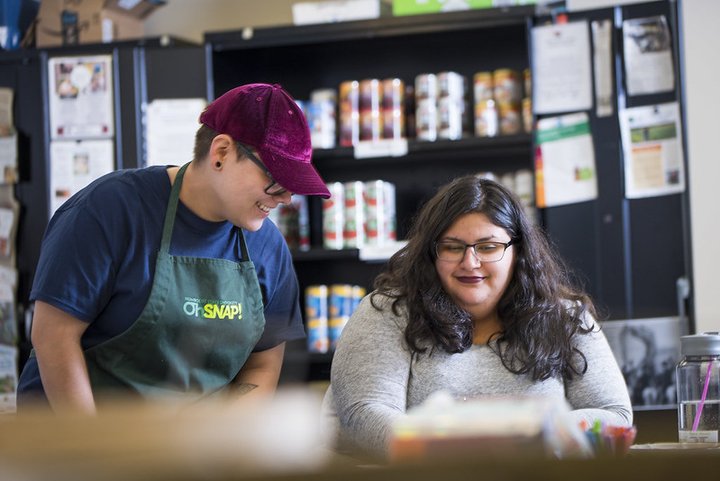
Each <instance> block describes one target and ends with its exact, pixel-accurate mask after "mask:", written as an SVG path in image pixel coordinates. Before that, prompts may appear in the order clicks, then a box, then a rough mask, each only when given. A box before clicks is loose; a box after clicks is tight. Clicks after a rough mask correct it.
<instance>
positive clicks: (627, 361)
mask: <svg viewBox="0 0 720 481" xmlns="http://www.w3.org/2000/svg"><path fill="white" fill-rule="evenodd" d="M602 330H603V332H604V333H605V336H606V337H607V339H608V342H609V343H610V347H611V348H612V350H613V353H614V354H615V359H617V362H618V365H619V366H620V369H621V370H622V373H623V375H624V376H625V382H626V383H627V386H628V392H629V393H630V400H631V401H632V405H633V408H635V409H638V408H640V409H646V408H647V409H649V408H674V407H675V403H676V387H675V366H676V365H677V363H678V361H679V360H680V320H679V318H678V317H657V318H648V319H631V320H622V321H606V322H605V323H603V325H602Z"/></svg>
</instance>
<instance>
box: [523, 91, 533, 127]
mask: <svg viewBox="0 0 720 481" xmlns="http://www.w3.org/2000/svg"><path fill="white" fill-rule="evenodd" d="M522 120H523V130H525V132H527V133H530V132H532V131H533V123H534V122H533V113H532V100H531V99H530V97H525V98H524V99H523V101H522Z"/></svg>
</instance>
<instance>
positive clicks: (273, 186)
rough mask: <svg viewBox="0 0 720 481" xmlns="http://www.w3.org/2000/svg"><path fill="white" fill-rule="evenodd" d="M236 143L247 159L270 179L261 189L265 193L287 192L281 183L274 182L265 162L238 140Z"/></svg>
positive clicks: (278, 193)
mask: <svg viewBox="0 0 720 481" xmlns="http://www.w3.org/2000/svg"><path fill="white" fill-rule="evenodd" d="M237 145H238V147H239V148H240V149H241V150H242V151H243V153H244V154H245V156H246V157H247V158H248V159H250V160H252V161H253V163H254V164H255V165H257V166H258V167H260V169H261V170H262V171H263V172H264V173H265V175H266V176H267V178H268V179H270V183H269V184H268V185H266V186H265V188H264V189H263V191H264V192H265V193H266V194H267V195H270V196H277V195H284V194H287V193H288V190H287V189H286V188H285V187H283V186H282V185H280V184H278V183H277V182H275V179H273V177H272V175H270V171H269V170H268V169H267V167H265V164H263V163H262V160H260V159H259V158H258V156H257V155H255V154H253V152H252V151H251V150H250V149H249V148H247V147H246V146H244V145H243V144H241V143H239V142H238V143H237Z"/></svg>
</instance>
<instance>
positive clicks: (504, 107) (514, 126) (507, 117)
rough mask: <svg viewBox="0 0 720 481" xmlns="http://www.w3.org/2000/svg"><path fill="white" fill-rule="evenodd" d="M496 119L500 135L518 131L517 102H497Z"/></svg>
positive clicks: (518, 114) (518, 113) (519, 126)
mask: <svg viewBox="0 0 720 481" xmlns="http://www.w3.org/2000/svg"><path fill="white" fill-rule="evenodd" d="M498 120H499V124H500V135H514V134H519V133H520V128H521V122H520V106H519V105H518V104H517V103H511V102H498Z"/></svg>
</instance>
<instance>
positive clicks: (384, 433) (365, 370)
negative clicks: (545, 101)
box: [330, 296, 411, 457]
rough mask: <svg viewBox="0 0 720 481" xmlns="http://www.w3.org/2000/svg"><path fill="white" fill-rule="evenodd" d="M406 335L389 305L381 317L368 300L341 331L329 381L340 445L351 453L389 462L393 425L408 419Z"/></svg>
mask: <svg viewBox="0 0 720 481" xmlns="http://www.w3.org/2000/svg"><path fill="white" fill-rule="evenodd" d="M403 329H404V325H402V323H401V321H400V320H399V319H398V318H397V317H396V316H394V315H392V311H391V309H390V307H389V304H386V305H385V306H384V309H383V310H382V311H378V310H377V309H375V307H373V306H372V304H371V302H370V298H369V296H367V297H366V298H365V299H364V300H363V301H362V302H361V303H360V305H359V306H358V309H357V310H356V311H355V313H354V314H353V316H352V318H351V319H350V321H349V322H348V324H347V325H346V326H345V328H344V329H343V333H342V335H341V337H340V340H339V342H338V346H337V350H336V352H335V356H334V358H333V364H332V370H331V376H330V380H331V390H332V396H333V399H334V406H333V407H334V408H335V410H336V413H337V417H338V422H339V439H340V440H341V443H342V444H348V445H349V446H348V447H350V448H351V449H354V450H359V451H361V452H363V453H365V454H370V455H373V456H379V457H383V456H385V455H386V453H387V448H388V441H389V437H390V434H391V432H392V425H393V423H394V422H395V421H396V420H397V419H398V418H400V417H402V416H404V413H405V410H406V406H407V389H408V379H409V376H410V362H411V354H410V351H409V349H408V348H407V346H406V344H405V341H404V336H403Z"/></svg>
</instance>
